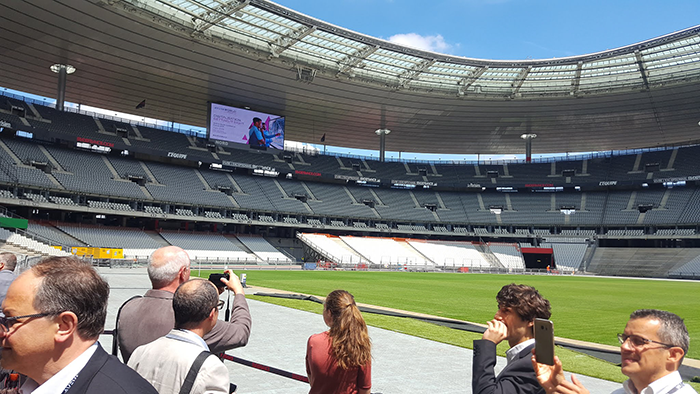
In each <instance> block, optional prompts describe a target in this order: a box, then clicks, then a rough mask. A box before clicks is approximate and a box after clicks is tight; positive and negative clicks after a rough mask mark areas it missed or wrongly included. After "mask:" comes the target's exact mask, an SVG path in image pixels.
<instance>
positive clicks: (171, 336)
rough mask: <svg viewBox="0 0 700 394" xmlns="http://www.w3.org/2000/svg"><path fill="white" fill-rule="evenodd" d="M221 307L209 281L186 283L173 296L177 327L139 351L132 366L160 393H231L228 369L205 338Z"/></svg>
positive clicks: (221, 302) (137, 350) (138, 349)
mask: <svg viewBox="0 0 700 394" xmlns="http://www.w3.org/2000/svg"><path fill="white" fill-rule="evenodd" d="M222 306H223V301H219V294H218V292H217V289H216V287H214V285H213V284H212V283H211V282H210V281H208V280H205V279H192V280H190V281H187V282H185V283H183V284H182V285H180V287H178V288H177V291H175V295H174V296H173V310H174V311H175V328H174V329H172V330H170V332H169V333H168V334H167V335H166V336H164V337H161V338H158V339H156V340H155V341H153V342H151V343H148V344H146V345H143V346H139V347H138V348H136V350H135V351H134V353H133V354H132V356H131V358H130V359H129V366H130V367H131V368H133V369H134V370H135V371H136V372H138V373H139V375H141V376H142V377H143V378H144V379H146V380H147V381H148V382H150V383H151V384H152V385H153V387H155V388H156V390H158V393H160V394H177V393H182V392H186V393H189V394H204V393H207V394H214V393H220V394H228V393H229V390H230V388H229V375H228V370H227V369H226V366H224V364H223V363H222V362H221V360H219V359H218V358H217V357H215V356H214V355H213V354H211V353H210V352H209V348H208V347H207V344H206V343H205V342H204V340H203V339H202V337H204V336H205V335H206V334H207V333H209V332H210V331H211V330H212V329H213V328H214V326H215V325H216V323H217V321H218V320H219V308H220V307H222Z"/></svg>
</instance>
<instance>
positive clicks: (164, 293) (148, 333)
mask: <svg viewBox="0 0 700 394" xmlns="http://www.w3.org/2000/svg"><path fill="white" fill-rule="evenodd" d="M226 273H227V274H228V275H229V279H226V278H225V277H224V278H221V279H220V281H221V284H217V287H219V292H222V291H223V289H224V288H226V289H228V290H230V291H232V292H233V294H235V296H234V299H233V311H232V313H231V321H230V322H225V321H223V320H217V321H216V325H215V326H214V327H213V328H212V330H211V331H210V332H209V333H207V334H206V335H205V336H204V341H205V342H206V343H207V345H208V347H209V349H210V350H211V352H212V353H220V352H223V351H226V350H229V349H234V348H237V347H242V346H245V345H246V344H247V343H248V337H249V336H250V326H251V324H252V321H251V318H250V311H249V310H248V303H247V302H246V299H245V293H244V291H243V286H242V285H241V282H240V280H239V279H238V277H237V276H236V274H234V273H233V271H231V270H227V271H226ZM148 277H149V279H150V280H151V284H152V287H153V289H152V290H148V291H147V292H146V294H145V295H144V296H143V297H139V298H132V299H131V300H129V301H127V302H126V303H125V304H124V305H122V307H121V310H120V312H119V315H118V316H117V338H118V342H119V343H118V347H119V349H120V351H121V354H122V359H123V360H124V362H128V361H129V357H131V353H133V351H134V350H135V349H136V348H137V347H139V346H141V345H145V344H147V343H149V342H152V341H154V340H156V339H158V338H160V337H162V336H164V335H166V334H168V332H170V330H171V329H172V328H173V327H175V314H174V312H173V293H174V292H175V290H177V288H178V287H179V286H180V285H181V284H182V283H184V282H187V281H188V280H189V279H190V258H189V256H188V255H187V252H185V251H184V250H183V249H182V248H179V247H177V246H166V247H163V248H160V249H158V250H156V251H155V252H153V254H151V257H150V258H149V261H148Z"/></svg>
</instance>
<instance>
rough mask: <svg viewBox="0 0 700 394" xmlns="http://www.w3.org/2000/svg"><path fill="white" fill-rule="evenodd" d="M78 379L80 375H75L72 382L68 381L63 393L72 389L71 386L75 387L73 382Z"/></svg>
mask: <svg viewBox="0 0 700 394" xmlns="http://www.w3.org/2000/svg"><path fill="white" fill-rule="evenodd" d="M76 379H78V375H75V376H73V379H71V381H70V383H68V386H66V388H65V389H63V392H62V394H66V393H67V392H68V390H70V388H71V387H73V384H74V383H75V380H76Z"/></svg>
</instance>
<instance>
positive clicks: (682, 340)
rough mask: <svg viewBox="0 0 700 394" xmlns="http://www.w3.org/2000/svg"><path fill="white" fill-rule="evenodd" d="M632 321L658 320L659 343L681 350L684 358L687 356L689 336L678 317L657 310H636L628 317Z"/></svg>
mask: <svg viewBox="0 0 700 394" xmlns="http://www.w3.org/2000/svg"><path fill="white" fill-rule="evenodd" d="M633 319H653V320H658V321H659V322H661V326H660V327H659V331H658V332H657V335H658V336H659V339H661V342H664V343H667V344H669V345H673V346H676V347H679V348H681V349H683V356H684V357H685V355H686V354H688V347H689V345H690V336H689V335H688V329H687V328H686V327H685V323H683V319H681V318H680V316H678V315H676V314H675V313H671V312H667V311H662V310H658V309H638V310H636V311H634V312H632V314H631V315H630V320H633Z"/></svg>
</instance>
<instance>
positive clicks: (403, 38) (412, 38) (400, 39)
mask: <svg viewBox="0 0 700 394" xmlns="http://www.w3.org/2000/svg"><path fill="white" fill-rule="evenodd" d="M389 41H391V42H393V43H394V44H399V45H405V46H407V47H411V48H416V49H422V50H424V51H431V52H438V53H448V52H449V51H450V50H451V49H452V45H450V44H448V43H447V42H445V39H444V38H443V37H442V35H440V34H438V35H435V36H421V35H420V34H416V33H408V34H395V35H393V36H391V37H389Z"/></svg>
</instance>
